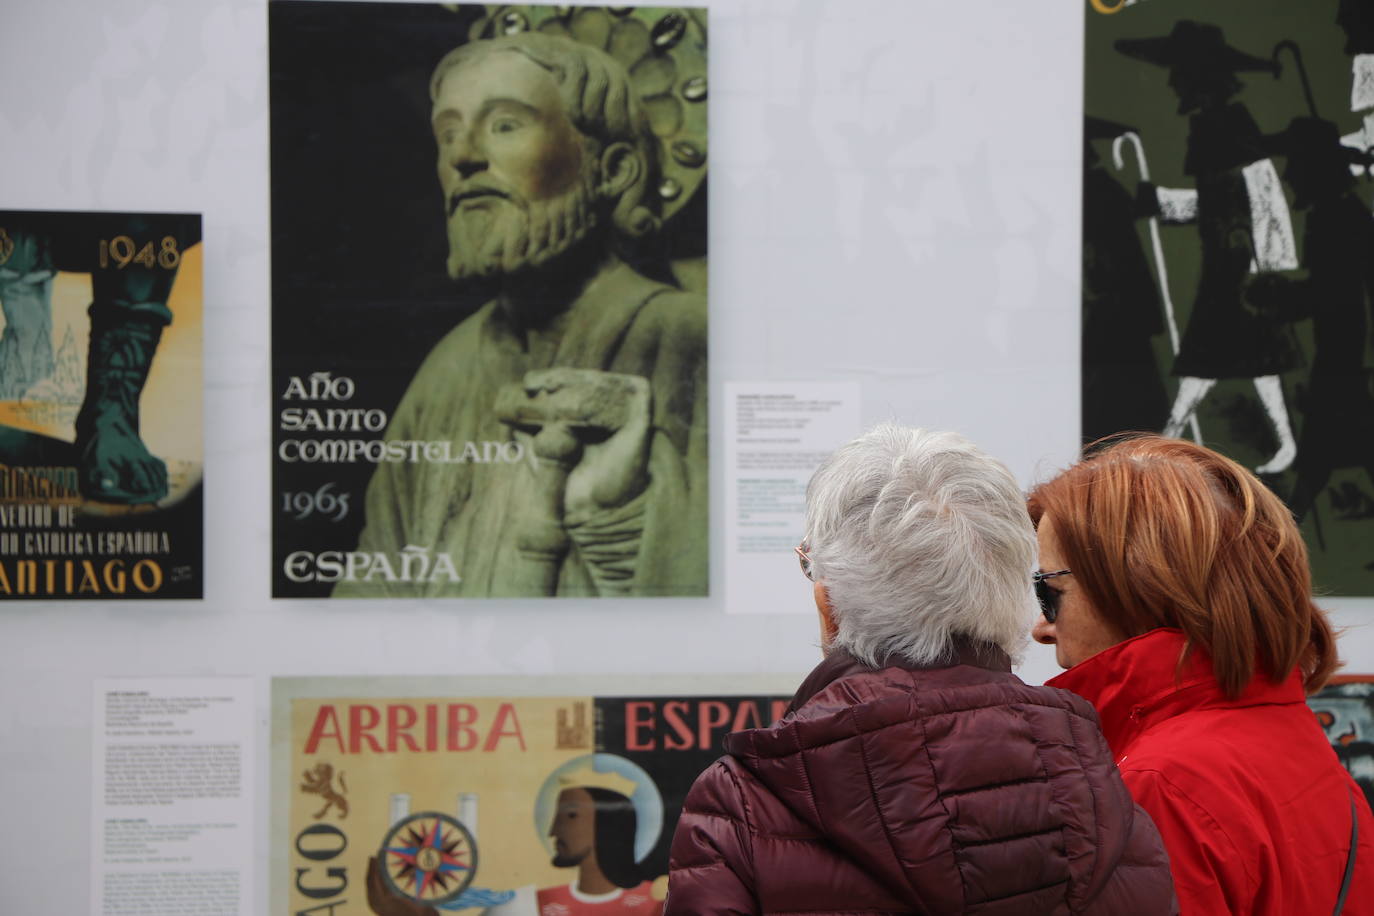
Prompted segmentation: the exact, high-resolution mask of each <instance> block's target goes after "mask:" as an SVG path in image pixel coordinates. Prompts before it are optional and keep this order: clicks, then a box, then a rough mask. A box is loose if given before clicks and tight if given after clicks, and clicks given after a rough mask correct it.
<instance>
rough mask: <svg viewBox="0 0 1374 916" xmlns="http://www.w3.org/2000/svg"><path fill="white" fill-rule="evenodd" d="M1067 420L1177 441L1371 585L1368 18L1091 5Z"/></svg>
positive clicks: (1335, 1)
mask: <svg viewBox="0 0 1374 916" xmlns="http://www.w3.org/2000/svg"><path fill="white" fill-rule="evenodd" d="M1085 9H1086V17H1087V22H1086V51H1085V61H1086V63H1085V90H1084V100H1085V112H1086V123H1085V125H1084V147H1085V149H1084V178H1083V182H1084V184H1083V302H1082V335H1083V336H1082V343H1083V347H1082V369H1083V375H1082V394H1083V397H1082V432H1083V438H1084V440H1085V441H1092V440H1094V439H1096V438H1098V437H1100V436H1103V435H1107V434H1110V433H1115V432H1117V431H1121V430H1151V431H1157V432H1163V433H1165V434H1166V435H1171V436H1181V437H1186V438H1190V439H1196V440H1198V441H1201V442H1203V443H1204V444H1206V445H1208V446H1210V447H1213V448H1216V449H1218V450H1219V451H1222V452H1223V453H1225V454H1227V455H1229V456H1231V457H1233V458H1235V459H1236V460H1237V461H1239V462H1241V463H1242V464H1244V465H1246V466H1247V467H1250V468H1252V469H1254V470H1255V471H1256V472H1258V473H1259V474H1260V476H1261V478H1262V479H1263V480H1264V481H1265V482H1266V483H1267V484H1268V485H1269V486H1270V487H1271V488H1273V489H1274V491H1275V492H1277V493H1278V494H1279V495H1280V496H1281V497H1283V498H1284V499H1285V500H1286V501H1287V502H1288V504H1289V506H1290V507H1291V508H1292V509H1293V511H1294V513H1295V514H1296V515H1297V517H1298V518H1299V520H1300V522H1301V524H1302V530H1303V534H1304V537H1305V538H1306V540H1307V543H1308V545H1309V547H1310V549H1311V552H1312V566H1313V572H1314V575H1315V578H1316V582H1317V586H1318V587H1319V588H1320V589H1323V590H1325V591H1327V592H1328V593H1338V594H1347V595H1369V594H1374V550H1372V549H1371V544H1374V476H1371V475H1374V388H1371V378H1372V376H1371V370H1374V340H1371V328H1372V327H1374V325H1372V324H1371V318H1370V299H1371V286H1372V285H1374V274H1371V273H1370V272H1369V270H1368V265H1369V262H1370V254H1371V252H1374V217H1372V216H1371V211H1370V205H1371V200H1372V199H1374V182H1371V179H1370V172H1369V164H1370V157H1369V148H1370V143H1371V140H1374V14H1372V13H1371V7H1370V5H1369V4H1368V3H1365V2H1363V0H1311V2H1305V3H1302V4H1294V3H1289V2H1287V0H1206V2H1201V3H1199V2H1195V0H1124V2H1123V0H1089V2H1087V3H1086V4H1085Z"/></svg>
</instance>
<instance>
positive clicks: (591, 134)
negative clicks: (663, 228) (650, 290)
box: [429, 32, 659, 238]
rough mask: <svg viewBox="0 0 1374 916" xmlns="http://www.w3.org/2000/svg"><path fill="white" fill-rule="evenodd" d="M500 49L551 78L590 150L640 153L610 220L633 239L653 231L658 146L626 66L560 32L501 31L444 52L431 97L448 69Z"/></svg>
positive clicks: (435, 96)
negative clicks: (623, 147)
mask: <svg viewBox="0 0 1374 916" xmlns="http://www.w3.org/2000/svg"><path fill="white" fill-rule="evenodd" d="M499 53H508V54H520V55H522V56H523V57H525V58H526V59H528V60H529V61H531V62H533V63H534V64H536V65H538V66H540V67H542V68H544V69H545V70H547V71H548V72H549V73H550V74H551V75H552V76H553V78H554V82H556V83H557V84H558V90H559V94H560V95H561V96H562V99H563V106H564V108H565V110H566V111H567V114H568V118H569V120H571V121H572V123H573V126H575V127H576V128H577V129H578V131H579V132H581V134H582V135H583V136H584V137H586V138H588V139H590V140H592V141H594V144H593V147H592V152H594V153H599V152H600V151H601V150H604V149H605V148H606V147H608V146H610V145H611V144H613V143H625V144H628V145H629V146H630V147H631V148H632V149H633V150H634V151H635V152H636V153H637V154H638V156H639V159H640V164H641V167H640V169H639V175H638V177H637V178H636V179H635V181H634V182H633V183H632V184H631V185H630V187H628V188H627V189H626V190H625V191H624V192H623V193H622V194H621V195H620V198H619V199H618V200H617V201H616V203H615V205H614V211H613V214H612V219H613V221H614V223H615V226H616V228H617V229H618V230H620V232H622V233H623V234H625V235H627V236H629V237H631V238H639V237H641V236H644V235H647V234H649V233H651V232H653V231H655V230H656V229H657V228H658V225H659V218H658V215H657V213H656V212H655V211H654V209H652V208H651V204H650V201H653V200H656V199H657V198H656V197H655V196H654V195H652V194H650V193H649V191H650V189H651V188H653V187H654V186H655V184H656V180H657V175H658V167H657V157H656V149H657V145H656V144H655V143H654V140H653V135H652V134H651V133H650V131H649V118H648V115H647V114H646V113H645V111H644V106H643V105H642V104H641V103H640V100H639V96H638V94H637V93H636V92H635V89H634V86H633V85H631V83H630V75H629V73H627V72H626V70H625V68H624V67H623V66H621V65H620V63H618V62H617V61H616V60H614V59H613V58H612V57H610V55H608V54H606V53H605V52H604V51H600V50H598V49H596V48H593V47H591V46H590V45H584V44H581V43H579V42H576V41H573V40H572V39H570V38H565V37H563V36H560V35H545V34H543V33H540V32H522V33H519V34H516V35H503V36H501V37H499V38H490V39H479V40H477V41H471V42H468V43H467V44H465V45H461V46H459V47H458V48H455V49H454V50H452V51H450V52H449V53H448V54H446V55H444V57H443V59H442V60H440V61H439V64H438V66H436V67H435V68H434V75H433V76H432V77H431V78H430V83H429V97H430V100H431V101H433V100H434V99H435V98H437V97H438V94H439V84H440V83H441V82H442V81H443V78H444V76H445V74H447V73H448V71H450V70H452V69H453V68H454V67H457V66H460V65H462V64H468V63H474V62H476V61H478V60H481V59H483V58H485V57H487V56H489V55H492V54H499Z"/></svg>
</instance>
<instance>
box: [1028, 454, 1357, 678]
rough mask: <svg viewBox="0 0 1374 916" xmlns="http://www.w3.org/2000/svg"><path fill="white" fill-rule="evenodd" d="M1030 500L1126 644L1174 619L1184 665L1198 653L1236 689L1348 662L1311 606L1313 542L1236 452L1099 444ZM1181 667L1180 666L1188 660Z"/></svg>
mask: <svg viewBox="0 0 1374 916" xmlns="http://www.w3.org/2000/svg"><path fill="white" fill-rule="evenodd" d="M1089 453H1090V454H1089V456H1088V457H1087V458H1085V459H1084V460H1083V461H1081V462H1079V463H1078V464H1076V465H1074V466H1073V467H1071V468H1069V469H1068V470H1066V471H1064V472H1063V473H1062V474H1060V475H1059V476H1058V477H1056V478H1054V479H1053V480H1051V481H1049V482H1048V483H1044V484H1041V485H1040V486H1038V487H1036V488H1035V489H1034V490H1033V491H1032V492H1031V495H1030V502H1029V506H1030V513H1031V519H1032V520H1033V521H1034V522H1035V523H1036V525H1039V524H1040V519H1041V518H1043V517H1044V516H1046V515H1048V516H1050V517H1051V518H1052V519H1053V520H1054V531H1055V534H1056V535H1057V536H1058V541H1059V546H1060V548H1061V550H1062V551H1063V555H1064V558H1065V561H1066V563H1067V564H1068V566H1069V568H1070V569H1071V570H1073V574H1074V578H1075V580H1076V581H1077V583H1078V584H1079V586H1080V587H1081V588H1082V589H1083V591H1084V593H1085V595H1086V596H1087V598H1088V600H1089V601H1090V602H1092V604H1093V606H1094V607H1095V608H1096V610H1097V612H1098V613H1099V614H1101V615H1102V616H1103V618H1104V619H1105V620H1106V621H1107V622H1108V623H1110V624H1112V625H1114V626H1115V627H1116V628H1117V629H1119V630H1120V631H1122V632H1123V633H1124V634H1125V636H1126V638H1130V637H1133V636H1139V635H1140V634H1142V633H1145V632H1148V631H1149V630H1153V629H1155V628H1157V627H1177V628H1178V629H1180V630H1182V631H1183V633H1184V636H1185V637H1186V638H1187V643H1186V648H1185V649H1184V655H1183V658H1181V659H1180V666H1181V665H1182V664H1183V661H1184V660H1186V659H1187V657H1188V655H1189V654H1191V652H1192V651H1193V650H1194V649H1195V648H1198V647H1201V648H1202V649H1203V650H1205V651H1206V652H1207V654H1208V655H1210V656H1211V658H1212V664H1213V669H1214V670H1215V672H1216V676H1217V680H1218V681H1219V682H1220V684H1221V687H1222V689H1223V690H1224V691H1225V692H1226V694H1227V696H1230V697H1232V698H1234V697H1236V696H1239V695H1240V693H1241V691H1243V690H1244V689H1245V687H1246V685H1247V684H1249V683H1250V680H1251V678H1253V677H1254V675H1255V667H1256V663H1258V665H1259V667H1260V669H1261V670H1262V671H1263V673H1264V674H1265V675H1267V676H1268V677H1269V678H1270V679H1271V680H1274V681H1282V680H1283V679H1285V678H1286V677H1288V676H1289V674H1290V673H1291V672H1292V671H1293V670H1294V669H1295V668H1296V669H1299V670H1300V671H1301V672H1302V677H1303V684H1304V686H1305V687H1306V688H1307V691H1308V692H1309V693H1313V692H1316V691H1317V690H1320V689H1321V687H1322V685H1323V684H1325V683H1326V681H1327V679H1328V678H1329V677H1330V676H1331V674H1332V673H1333V672H1334V671H1335V670H1336V668H1337V667H1338V666H1339V664H1340V662H1339V660H1338V659H1337V658H1336V636H1335V633H1334V632H1333V631H1332V629H1331V625H1330V623H1328V622H1327V619H1326V615H1325V614H1324V613H1322V611H1321V610H1320V609H1319V608H1318V607H1317V606H1316V605H1315V604H1313V603H1312V575H1311V572H1310V571H1309V570H1308V566H1307V547H1306V545H1304V544H1303V541H1302V536H1301V535H1300V534H1299V532H1298V526H1297V524H1296V522H1294V520H1293V515H1292V513H1291V512H1289V511H1288V507H1287V506H1285V505H1284V504H1283V502H1282V501H1281V500H1280V499H1279V498H1278V497H1277V496H1275V495H1274V494H1273V493H1272V492H1271V491H1270V490H1269V489H1268V488H1267V487H1265V486H1264V485H1263V484H1261V483H1260V482H1259V480H1257V479H1256V478H1255V476H1254V475H1253V474H1251V473H1250V472H1249V471H1247V470H1246V469H1245V468H1243V467H1241V466H1240V465H1239V464H1237V463H1236V462H1234V461H1232V460H1231V459H1229V458H1227V457H1225V456H1223V455H1219V454H1217V453H1216V452H1214V451H1212V450H1210V449H1207V448H1203V447H1202V446H1200V445H1194V444H1193V443H1191V442H1186V441H1184V440H1182V439H1165V438H1163V437H1160V436H1152V435H1131V436H1128V437H1120V438H1111V439H1106V440H1102V441H1100V442H1098V443H1095V444H1094V445H1093V446H1090V447H1089ZM1180 670H1181V668H1180Z"/></svg>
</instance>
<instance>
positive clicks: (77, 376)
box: [0, 210, 203, 600]
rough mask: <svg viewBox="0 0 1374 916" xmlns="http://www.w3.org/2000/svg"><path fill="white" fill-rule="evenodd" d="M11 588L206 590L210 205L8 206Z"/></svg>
mask: <svg viewBox="0 0 1374 916" xmlns="http://www.w3.org/2000/svg"><path fill="white" fill-rule="evenodd" d="M0 317H2V319H3V320H0V599H3V600H33V599H48V600H52V599H72V598H83V599H86V598H89V599H121V598H138V599H147V598H199V597H201V588H202V547H203V532H202V524H201V504H202V497H201V474H202V468H203V457H202V456H203V451H202V438H201V245H200V217H199V216H195V215H189V214H166V213H67V212H57V211H16V210H0Z"/></svg>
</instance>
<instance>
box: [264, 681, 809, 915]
mask: <svg viewBox="0 0 1374 916" xmlns="http://www.w3.org/2000/svg"><path fill="white" fill-rule="evenodd" d="M754 680H758V679H754ZM555 683H557V681H556V680H555V679H551V678H545V679H541V680H540V681H539V682H537V683H536V682H533V681H523V682H522V681H520V680H519V679H515V678H507V679H505V680H504V682H503V683H495V682H493V680H492V679H490V678H486V679H481V680H480V681H479V680H478V679H475V678H469V679H466V680H460V679H456V678H424V679H419V678H371V679H363V678H313V679H305V678H302V679H281V678H279V679H276V680H274V681H273V687H272V707H273V720H272V722H273V724H272V792H273V803H272V810H273V817H274V821H273V825H272V907H271V912H272V913H273V914H278V916H287V914H291V916H295V914H305V913H329V914H331V916H348V914H376V916H435V914H437V913H440V912H462V913H467V914H472V916H477V914H481V913H484V912H485V913H486V914H488V916H577V914H581V913H619V914H623V916H630V914H647V916H657V914H659V913H660V912H661V911H662V906H663V898H664V893H665V888H666V884H667V881H666V875H667V872H668V849H669V846H670V844H671V842H672V835H673V830H674V828H675V827H676V824H677V820H678V816H679V812H680V811H681V808H682V802H683V799H684V798H685V796H686V794H687V791H688V789H689V788H691V785H692V783H693V782H694V781H695V779H696V777H697V776H698V775H699V774H700V773H701V771H702V770H703V769H705V768H706V767H707V766H708V765H709V764H710V763H711V762H712V761H713V760H715V759H716V758H717V757H718V756H720V754H721V741H722V739H723V737H724V736H725V734H726V733H728V732H730V731H735V730H739V729H745V728H761V727H766V726H768V725H770V724H772V723H773V722H774V721H776V720H777V719H780V718H781V717H782V715H783V712H784V710H785V709H786V707H787V704H788V701H789V698H788V697H786V696H780V695H778V694H777V693H776V692H770V691H769V689H768V688H772V687H774V686H775V685H773V684H771V683H766V682H764V681H762V680H758V683H750V684H747V685H742V684H741V683H740V681H738V680H736V681H734V682H733V683H734V686H735V688H736V691H735V692H732V693H725V692H721V693H718V694H715V695H709V694H701V693H700V692H685V693H681V694H676V693H668V692H664V690H662V689H656V690H653V691H644V692H635V691H634V689H633V687H632V686H631V685H628V684H626V685H625V688H623V689H612V690H606V691H587V692H585V693H580V692H575V691H572V690H568V691H565V692H562V693H558V694H553V693H550V694H546V695H531V691H532V690H538V689H539V688H541V687H543V686H546V685H552V684H555ZM601 686H606V682H605V681H604V679H603V681H602V684H601ZM640 686H643V682H640ZM742 686H743V687H744V689H745V690H750V689H751V688H752V689H757V690H758V692H757V693H754V692H740V691H739V688H740V687H742ZM660 687H661V684H660ZM699 689H700V687H699V685H698V690H699ZM707 689H709V688H707ZM493 691H494V692H496V693H497V694H498V695H491V692H493Z"/></svg>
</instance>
